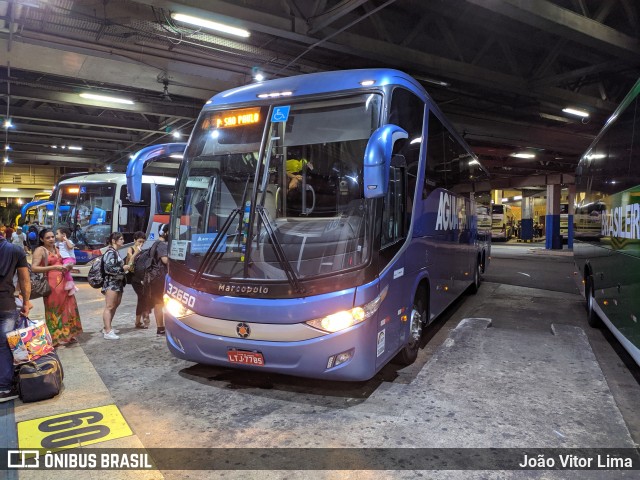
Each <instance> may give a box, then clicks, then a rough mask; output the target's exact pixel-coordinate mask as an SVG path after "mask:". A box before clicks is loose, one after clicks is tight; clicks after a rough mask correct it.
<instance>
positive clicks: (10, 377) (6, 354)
mask: <svg viewBox="0 0 640 480" xmlns="http://www.w3.org/2000/svg"><path fill="white" fill-rule="evenodd" d="M16 272H17V273H18V284H19V286H20V294H21V295H22V299H23V302H22V307H21V311H20V313H21V314H22V315H24V316H27V315H29V310H30V309H31V302H29V296H30V294H31V281H30V279H29V265H28V263H27V257H26V254H25V253H24V249H23V248H19V247H17V246H14V245H12V244H11V243H9V242H8V241H7V240H6V239H5V238H4V237H3V236H0V403H2V402H8V401H9V400H13V399H15V398H18V392H17V390H16V388H15V386H14V376H15V370H14V366H13V355H12V354H11V349H10V348H9V343H8V342H7V333H9V332H10V331H12V330H14V329H15V326H16V322H17V321H18V310H17V309H16V299H15V297H14V293H15V286H14V284H13V276H14V275H15V273H16Z"/></svg>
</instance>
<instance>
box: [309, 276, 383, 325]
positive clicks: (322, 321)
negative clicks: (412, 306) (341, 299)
mask: <svg viewBox="0 0 640 480" xmlns="http://www.w3.org/2000/svg"><path fill="white" fill-rule="evenodd" d="M387 290H388V289H387V287H385V288H384V290H383V291H382V293H381V294H380V295H378V296H377V297H376V298H375V299H374V300H372V301H371V302H369V303H367V304H365V305H363V306H361V307H355V308H352V309H351V310H342V311H340V312H337V313H332V314H331V315H327V316H326V317H323V318H315V319H313V320H309V321H307V322H305V323H306V324H307V325H309V326H310V327H313V328H317V329H318V330H323V331H325V332H329V333H333V332H339V331H340V330H344V329H345V328H349V327H353V326H354V325H357V324H359V323H361V322H364V321H365V320H366V319H367V318H369V317H371V316H372V315H373V314H374V313H376V312H377V311H378V308H379V307H380V304H381V303H382V300H384V297H386V296H387Z"/></svg>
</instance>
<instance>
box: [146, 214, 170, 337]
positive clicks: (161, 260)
mask: <svg viewBox="0 0 640 480" xmlns="http://www.w3.org/2000/svg"><path fill="white" fill-rule="evenodd" d="M158 237H159V238H158V240H156V243H155V244H154V245H153V247H151V254H152V255H153V261H154V262H156V265H158V267H159V268H160V269H161V271H162V274H161V275H159V276H158V277H157V278H156V279H155V280H154V281H153V282H150V283H149V284H147V281H146V280H145V285H144V288H145V296H146V298H147V301H148V302H149V303H148V304H149V305H153V315H154V316H155V317H156V325H157V326H158V329H157V331H156V333H157V334H158V335H164V334H165V327H164V316H163V313H162V307H163V306H164V302H163V299H162V297H163V295H164V281H165V278H166V275H167V263H169V258H168V250H169V244H168V243H167V242H168V241H169V224H164V225H160V228H159V229H158Z"/></svg>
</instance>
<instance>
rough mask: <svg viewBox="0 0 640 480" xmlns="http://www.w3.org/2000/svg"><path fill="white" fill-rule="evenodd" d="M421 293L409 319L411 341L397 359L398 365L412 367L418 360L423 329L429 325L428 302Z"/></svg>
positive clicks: (414, 303) (416, 299)
mask: <svg viewBox="0 0 640 480" xmlns="http://www.w3.org/2000/svg"><path fill="white" fill-rule="evenodd" d="M421 293H422V292H421V291H420V292H418V296H416V298H414V299H413V307H412V309H411V318H410V319H409V322H410V323H409V336H410V338H409V341H408V342H407V344H406V345H405V346H404V347H403V349H402V350H401V351H400V353H399V354H398V356H397V357H396V360H397V363H399V364H401V365H411V364H412V363H413V362H415V361H416V358H418V351H419V350H420V340H421V339H422V327H423V326H424V325H425V324H426V323H427V311H426V308H425V303H426V302H425V300H424V298H421V296H420V294H421Z"/></svg>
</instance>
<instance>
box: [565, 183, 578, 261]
mask: <svg viewBox="0 0 640 480" xmlns="http://www.w3.org/2000/svg"><path fill="white" fill-rule="evenodd" d="M567 190H568V193H567V202H568V203H569V211H568V212H567V213H568V214H569V215H568V220H569V223H568V225H567V235H568V237H567V248H568V249H569V250H572V249H573V234H574V232H573V215H574V214H575V209H576V207H575V203H576V186H575V185H569V186H568V187H567Z"/></svg>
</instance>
